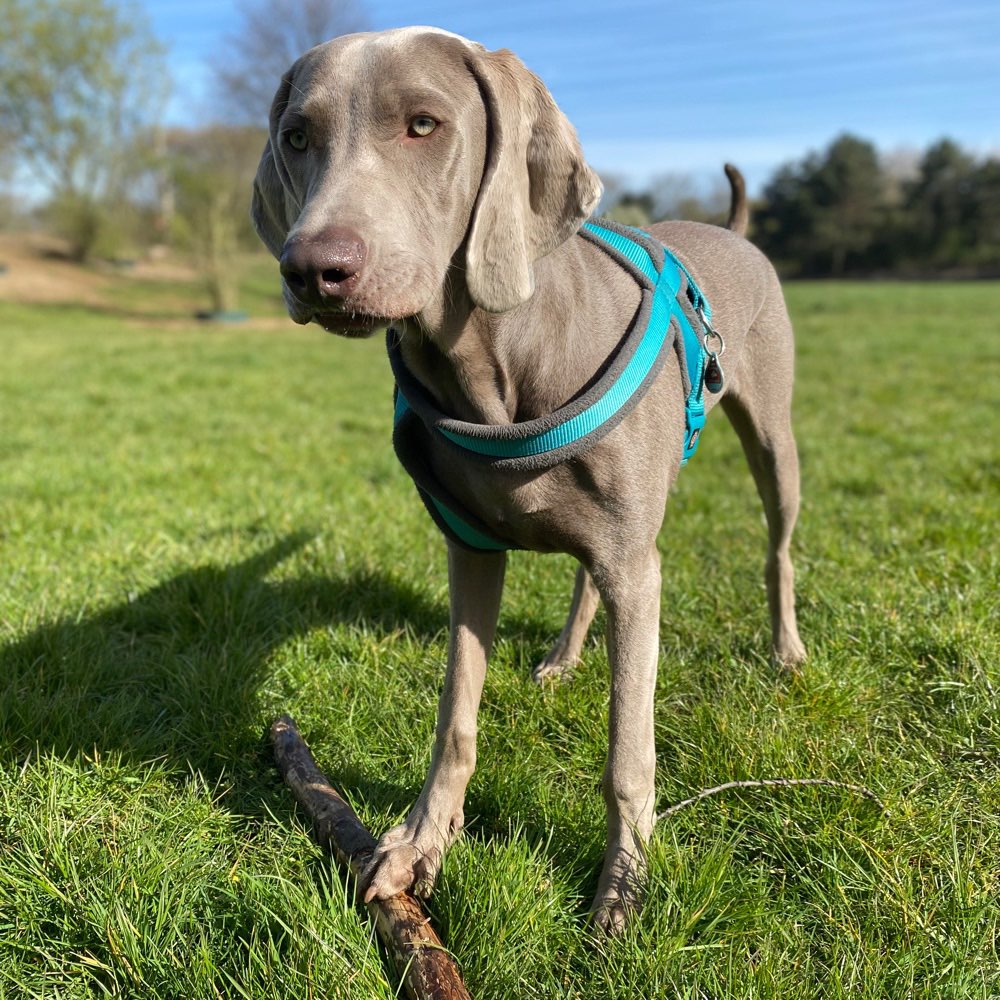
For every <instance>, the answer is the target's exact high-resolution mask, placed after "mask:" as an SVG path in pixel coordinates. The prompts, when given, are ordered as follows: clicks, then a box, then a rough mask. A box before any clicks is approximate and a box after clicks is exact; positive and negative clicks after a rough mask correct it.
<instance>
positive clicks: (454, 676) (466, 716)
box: [362, 543, 507, 902]
mask: <svg viewBox="0 0 1000 1000" xmlns="http://www.w3.org/2000/svg"><path fill="white" fill-rule="evenodd" d="M506 561H507V557H506V554H505V553H502V552H500V553H495V554H494V553H489V554H480V553H473V552H468V551H466V550H465V549H463V548H460V547H459V546H457V545H453V544H451V543H449V545H448V584H449V589H450V593H451V637H450V642H449V648H448V670H447V674H446V676H445V681H444V690H443V691H442V692H441V700H440V702H439V704H438V720H437V735H436V737H435V740H434V751H433V753H432V755H431V766H430V770H429V772H428V774H427V780H426V781H425V782H424V787H423V790H422V791H421V792H420V796H419V798H418V799H417V801H416V803H414V806H413V808H412V809H411V810H410V813H409V815H408V816H407V817H406V820H405V821H404V822H403V823H401V824H400V825H399V826H397V827H393V829H391V830H389V831H388V832H387V833H386V834H385V835H384V836H383V837H382V839H381V840H380V841H379V842H378V845H377V846H376V848H375V853H374V854H373V855H372V859H371V861H370V862H369V863H368V867H367V868H366V869H365V871H364V873H363V875H362V884H363V885H364V886H365V887H366V888H365V901H366V902H368V901H370V900H372V899H375V898H378V899H388V898H389V897H390V896H394V895H396V893H398V892H402V890H404V889H407V888H409V887H410V886H413V887H414V888H415V891H417V892H418V893H419V894H421V895H429V894H430V891H431V889H432V888H433V886H434V880H435V879H436V878H437V874H438V870H439V869H440V867H441V860H442V858H443V856H444V852H445V850H446V849H447V848H448V846H449V845H450V844H451V843H452V841H453V840H454V839H455V838H456V837H457V836H458V833H459V831H460V830H461V829H462V823H463V821H464V812H463V805H464V801H465V787H466V785H467V784H468V783H469V778H470V777H472V772H473V769H474V768H475V766H476V716H477V715H478V712H479V699H480V696H481V695H482V692H483V680H484V678H485V676H486V661H487V658H488V657H489V653H490V647H491V646H492V645H493V635H494V633H495V631H496V623H497V615H498V613H499V610H500V594H501V592H502V591H503V577H504V567H505V565H506Z"/></svg>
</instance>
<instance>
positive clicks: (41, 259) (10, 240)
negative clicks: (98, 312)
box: [0, 233, 110, 305]
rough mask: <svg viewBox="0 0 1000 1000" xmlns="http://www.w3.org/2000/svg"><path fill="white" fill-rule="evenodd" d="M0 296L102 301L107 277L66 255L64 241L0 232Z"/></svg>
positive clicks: (33, 300)
mask: <svg viewBox="0 0 1000 1000" xmlns="http://www.w3.org/2000/svg"><path fill="white" fill-rule="evenodd" d="M0 266H2V267H3V270H2V271H0V299H7V300H8V301H11V302H26V303H39V304H42V303H44V304H51V303H53V302H65V303H82V304H84V305H103V304H104V293H105V292H106V290H107V285H108V283H109V280H110V276H109V275H104V274H101V273H99V272H98V271H95V270H92V269H90V268H86V267H81V266H80V265H79V264H74V263H72V262H71V261H69V260H67V258H66V247H65V245H64V244H63V243H62V242H61V241H59V240H57V239H54V238H53V237H50V236H43V235H41V234H35V233H30V234H25V233H5V234H3V235H0Z"/></svg>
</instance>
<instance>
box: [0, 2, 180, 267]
mask: <svg viewBox="0 0 1000 1000" xmlns="http://www.w3.org/2000/svg"><path fill="white" fill-rule="evenodd" d="M164 98H165V75H164V72H163V64H162V50H161V48H160V46H159V45H158V44H157V42H156V41H155V39H154V38H153V36H152V34H151V33H150V31H149V29H148V27H147V25H146V22H145V21H144V20H143V19H142V18H141V17H140V16H139V15H138V13H137V12H136V11H135V10H134V9H132V8H129V9H128V10H125V9H123V8H120V7H118V6H116V5H115V4H114V3H113V2H112V0H0V133H5V134H6V135H8V136H10V137H11V138H12V142H13V147H14V152H15V155H16V156H17V159H18V162H19V163H20V164H21V165H22V166H25V167H27V168H29V169H30V171H31V173H32V176H33V178H34V179H35V180H36V181H38V182H41V183H42V184H43V185H45V186H46V187H47V189H48V191H49V193H50V194H51V195H52V201H53V204H54V206H56V208H57V210H58V214H59V217H60V218H61V220H62V222H63V225H64V229H65V232H64V235H66V236H67V237H68V238H69V240H70V244H71V252H72V253H73V255H74V256H75V257H77V258H79V259H84V258H86V257H87V256H88V255H89V254H90V253H91V252H92V250H93V248H94V246H95V245H96V243H97V240H98V239H99V237H100V232H101V226H102V221H103V219H104V218H105V217H106V215H107V210H108V206H109V205H110V204H112V203H113V202H114V201H115V200H116V199H119V198H121V197H122V195H123V192H124V189H125V187H126V186H127V182H128V180H129V179H130V177H131V176H134V172H135V170H136V167H137V159H138V160H141V157H142V149H141V147H140V146H139V145H138V139H139V136H141V135H144V134H148V126H149V124H150V122H151V121H152V120H155V118H156V117H157V115H158V113H159V111H160V110H161V109H162V106H163V99H164Z"/></svg>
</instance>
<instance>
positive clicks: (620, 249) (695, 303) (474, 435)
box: [387, 220, 717, 551]
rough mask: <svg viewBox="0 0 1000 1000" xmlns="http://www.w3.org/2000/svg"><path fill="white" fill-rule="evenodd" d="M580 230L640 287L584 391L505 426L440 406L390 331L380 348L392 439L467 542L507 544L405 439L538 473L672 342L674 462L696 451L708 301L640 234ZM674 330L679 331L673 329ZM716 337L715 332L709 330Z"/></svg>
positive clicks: (621, 412)
mask: <svg viewBox="0 0 1000 1000" xmlns="http://www.w3.org/2000/svg"><path fill="white" fill-rule="evenodd" d="M580 235H581V236H583V237H584V238H585V239H587V240H589V241H590V242H592V243H594V244H595V245H596V246H598V247H600V248H601V249H602V250H604V251H605V252H606V253H607V254H608V255H609V256H610V257H612V258H613V259H614V260H615V261H616V262H617V263H618V264H619V265H620V266H622V267H624V268H625V269H626V270H627V271H629V273H630V274H631V275H632V276H633V277H634V278H635V280H636V281H637V283H638V284H639V286H640V288H641V289H642V299H641V302H640V305H639V310H638V312H637V313H636V317H635V319H634V320H633V323H632V325H631V326H630V328H629V330H628V332H627V334H626V336H625V337H624V338H623V340H622V343H621V344H620V345H619V347H618V348H616V350H615V352H614V354H613V355H612V356H611V357H610V358H609V361H608V363H607V365H606V368H605V372H604V374H603V375H602V376H601V377H600V379H598V381H597V382H596V383H595V385H594V386H592V387H591V388H590V389H589V390H588V391H587V392H586V393H584V394H582V395H581V396H579V397H578V398H577V399H575V400H573V401H572V402H570V403H567V404H566V405H565V406H561V407H559V408H558V409H557V410H555V411H554V412H552V413H551V414H548V415H547V416H545V417H539V418H537V419H535V420H526V421H520V422H517V423H512V424H474V423H469V422H468V421H463V420H456V419H455V418H453V417H450V416H448V415H447V414H446V413H444V412H443V411H442V410H441V409H440V408H439V407H438V406H437V405H436V403H435V402H434V400H433V399H432V398H431V397H430V394H429V393H428V392H427V391H426V390H425V389H424V388H423V386H422V385H421V384H420V383H419V382H418V381H417V380H416V379H415V378H414V377H413V375H412V374H411V372H410V371H409V370H408V369H407V368H406V366H405V364H404V363H403V359H402V353H401V351H400V347H399V340H398V336H397V335H396V334H395V333H394V332H393V331H392V330H390V331H389V333H388V335H387V348H388V352H389V361H390V364H391V366H392V371H393V375H394V376H395V379H396V392H395V414H394V430H393V445H394V448H395V451H396V455H397V457H398V458H399V459H400V461H401V462H402V464H403V467H404V468H405V469H406V470H407V472H408V473H409V474H410V476H411V477H412V478H413V480H414V482H415V483H416V486H417V489H418V491H419V493H420V495H421V498H422V499H423V501H424V504H425V506H426V507H427V509H428V511H429V513H430V514H431V516H432V517H433V518H434V520H435V521H436V522H437V524H438V526H439V527H440V528H441V530H442V531H444V533H445V534H446V535H448V536H449V537H450V538H452V539H453V540H455V541H458V542H459V543H460V544H463V545H465V546H466V547H469V548H473V549H480V550H482V549H485V550H491V551H496V550H502V549H510V548H516V546H514V545H512V544H511V543H509V542H506V541H504V540H503V539H502V538H500V537H498V536H497V535H495V534H493V533H492V532H491V531H490V530H489V529H488V528H487V527H486V525H484V524H482V522H480V521H478V519H477V518H475V517H474V516H473V515H471V514H470V513H469V512H467V511H464V510H462V507H461V504H459V503H458V502H457V501H456V500H455V498H453V497H451V496H449V495H448V494H447V491H445V490H444V488H443V487H442V485H441V484H440V483H439V482H438V481H437V477H436V476H434V475H433V474H432V473H431V472H430V469H429V466H428V463H427V462H426V461H425V460H422V457H421V454H420V453H421V451H423V449H421V448H420V447H419V445H418V444H417V443H416V442H415V441H414V440H413V435H414V431H415V430H418V429H419V427H418V425H422V429H423V430H424V432H425V433H429V434H430V435H432V436H433V437H434V438H436V439H438V440H440V441H442V442H444V443H446V444H447V445H448V447H449V448H451V449H454V450H455V451H456V454H457V455H460V456H462V457H464V458H468V459H473V460H476V461H481V462H484V463H486V464H488V465H490V466H491V467H493V468H497V469H509V470H542V469H547V468H551V467H552V466H554V465H557V464H559V463H560V462H564V461H566V460H568V459H570V458H572V457H573V456H574V455H577V454H579V453H580V452H582V451H585V450H586V449H588V448H590V447H592V446H593V445H594V444H595V443H596V442H597V441H599V440H600V439H601V438H602V437H604V435H606V434H607V433H609V432H610V431H611V430H612V429H613V428H614V427H616V426H617V425H618V424H619V423H620V422H621V421H622V420H623V419H624V418H625V416H627V414H628V413H629V412H631V410H632V409H634V407H635V406H636V405H637V404H638V403H639V401H640V400H641V399H642V398H643V396H644V395H645V394H646V392H647V390H648V389H649V387H650V385H652V383H653V381H654V380H655V378H656V376H657V375H658V374H659V371H660V369H661V368H662V367H663V365H664V363H665V360H666V357H667V354H668V351H669V349H670V348H671V346H673V347H674V349H675V350H676V352H677V355H678V359H679V362H680V369H681V376H682V380H683V383H684V394H685V405H684V413H685V433H684V450H683V454H682V457H681V465H685V464H686V463H687V461H688V459H689V458H690V457H691V456H692V455H693V454H694V453H695V451H696V449H697V447H698V442H699V439H700V437H701V431H702V428H703V427H704V424H705V403H704V389H705V369H706V362H707V361H708V359H709V352H708V351H707V349H706V341H707V339H708V338H709V337H711V336H713V335H715V334H714V331H713V330H712V326H711V315H712V312H711V307H710V305H709V303H708V301H707V300H706V299H705V297H704V295H703V294H702V293H701V290H700V289H699V288H698V286H697V285H696V284H695V282H694V279H693V278H692V277H691V275H690V272H689V271H688V270H687V268H686V267H685V266H684V264H683V263H682V262H681V261H680V260H679V259H678V258H677V257H676V256H674V254H673V253H671V252H670V251H669V250H668V249H666V248H665V247H664V246H663V245H662V244H660V243H658V242H656V241H655V240H654V239H652V237H650V236H649V235H648V234H646V233H644V232H641V231H640V230H637V229H632V228H630V227H625V226H621V225H618V224H617V223H614V222H610V221H607V220H601V221H600V222H588V223H585V224H584V226H583V227H582V228H581V230H580ZM678 331H679V332H680V334H681V335H680V336H679V337H678V336H677V333H678ZM716 336H717V335H716Z"/></svg>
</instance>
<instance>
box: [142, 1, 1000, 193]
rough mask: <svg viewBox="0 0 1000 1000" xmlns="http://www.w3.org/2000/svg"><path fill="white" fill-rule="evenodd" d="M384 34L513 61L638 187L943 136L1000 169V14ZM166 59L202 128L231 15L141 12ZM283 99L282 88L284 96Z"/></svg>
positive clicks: (715, 10) (436, 8)
mask: <svg viewBox="0 0 1000 1000" xmlns="http://www.w3.org/2000/svg"><path fill="white" fill-rule="evenodd" d="M361 3H362V6H363V9H364V10H365V11H366V12H367V14H368V17H369V20H370V22H371V24H372V27H374V28H388V27H397V26H400V25H405V24H432V25H437V26H439V27H443V28H447V29H449V30H451V31H455V32H458V33H459V34H462V35H466V36H468V37H470V38H474V39H476V40H477V41H480V42H482V43H483V44H485V45H486V46H488V47H489V48H510V49H513V50H514V51H515V52H516V53H517V54H518V55H519V56H520V57H521V58H522V59H523V60H524V61H525V62H526V63H527V64H528V66H530V67H531V68H532V69H533V70H534V71H535V72H536V73H538V74H539V75H540V76H541V77H542V79H543V80H545V82H546V83H547V84H548V85H549V88H550V89H551V91H552V92H553V94H554V95H555V98H556V100H557V101H558V102H559V105H560V106H561V107H562V108H563V110H564V111H565V112H566V113H567V115H569V117H570V120H571V121H572V122H573V123H574V124H575V125H576V127H577V130H578V131H579V133H580V137H581V140H582V141H583V145H584V149H585V151H586V153H587V155H588V158H589V160H590V162H591V163H592V164H593V165H594V166H595V167H596V168H597V169H598V170H601V171H609V172H616V173H621V174H625V175H628V176H629V177H630V179H632V180H633V181H634V182H640V183H641V182H643V181H645V180H648V179H649V178H650V177H651V176H652V175H655V174H660V173H667V172H677V173H691V174H694V175H696V176H697V177H699V178H707V177H710V176H716V175H717V174H718V172H719V170H720V167H721V164H722V162H723V161H725V160H732V161H733V162H735V163H736V164H738V165H739V166H740V167H741V168H742V169H743V171H744V173H745V174H746V175H747V177H748V179H749V181H750V185H751V188H752V189H758V188H759V187H760V185H761V184H762V183H763V182H764V181H765V180H766V179H767V177H768V176H769V175H770V173H771V172H772V171H773V170H774V168H775V167H776V166H778V165H779V164H781V163H783V162H785V161H787V160H789V159H798V158H800V157H801V156H803V155H804V154H805V153H806V152H807V151H808V150H810V149H819V148H822V147H823V146H825V145H826V144H827V143H828V142H829V141H830V140H831V139H832V138H833V137H834V136H835V135H837V134H839V133H840V132H843V131H845V130H846V131H851V132H853V133H855V134H858V135H861V136H863V137H865V138H868V139H871V140H872V141H873V142H875V143H876V145H877V146H878V147H879V149H880V150H882V151H883V152H886V153H889V152H893V151H896V150H912V149H919V148H922V147H924V146H926V145H927V144H928V143H930V142H932V141H934V140H935V139H937V138H940V137H941V136H943V135H948V136H950V137H952V138H954V139H956V140H957V141H958V142H959V143H960V144H962V145H963V146H964V147H966V148H968V149H969V150H971V151H972V152H974V153H977V154H980V155H983V154H987V153H1000V2H998V0H953V2H950V3H948V2H944V3H942V2H931V0H839V2H837V3H835V4H834V3H826V2H810V0H797V2H791V0H698V2H695V0H691V2H686V3H678V2H672V0H671V2H668V0H661V2H658V3H657V2H650V0H617V2H616V0H602V2H597V0H574V2H572V3H570V2H567V0H553V2H548V3H542V2H539V0H506V2H503V3H478V2H474V0H367V2H364V0H361ZM140 6H141V7H143V8H145V9H146V11H147V13H148V15H149V17H150V19H151V21H152V25H153V28H154V30H155V31H156V33H157V34H158V35H159V37H160V38H161V39H162V40H163V41H164V42H165V43H166V44H167V45H168V47H169V61H170V67H171V72H172V76H173V78H174V82H175V94H174V97H173V99H172V101H171V104H170V109H169V117H170V118H171V120H172V121H173V122H176V123H182V124H187V125H190V124H194V123H196V122H197V121H198V120H199V118H201V117H202V116H205V115H207V114H208V112H207V110H206V109H207V108H208V106H209V105H208V101H207V99H206V81H207V68H206V67H207V65H208V63H209V62H210V61H211V60H212V59H213V58H219V46H220V44H221V41H222V37H223V36H224V35H225V33H226V32H227V31H229V30H232V28H233V27H234V25H235V24H236V23H237V17H236V9H235V4H234V3H233V2H231V0H215V2H213V0H140ZM276 82H277V81H276Z"/></svg>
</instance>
